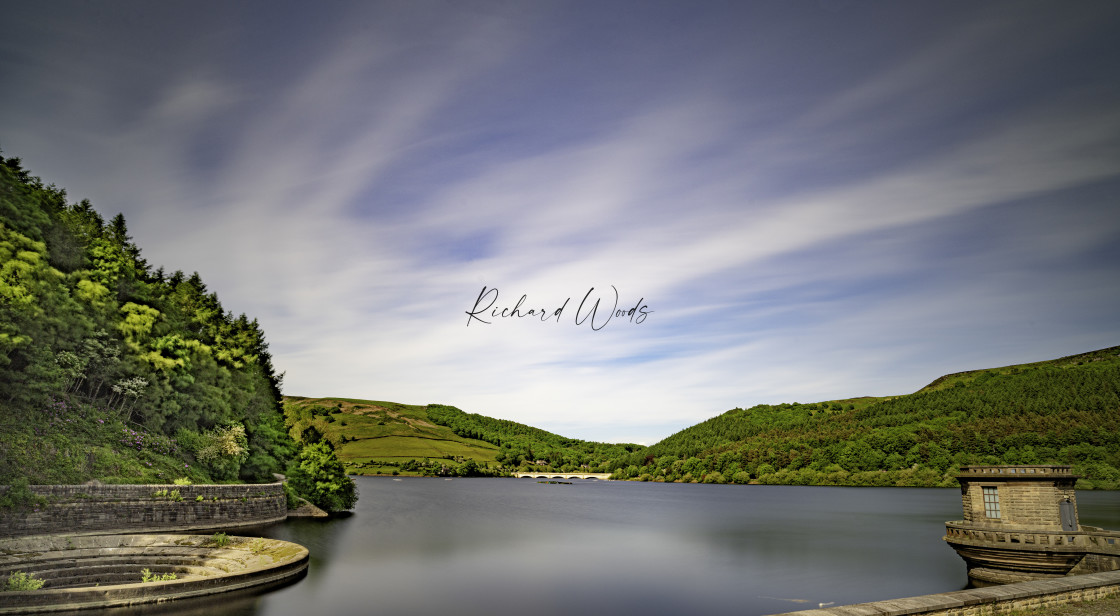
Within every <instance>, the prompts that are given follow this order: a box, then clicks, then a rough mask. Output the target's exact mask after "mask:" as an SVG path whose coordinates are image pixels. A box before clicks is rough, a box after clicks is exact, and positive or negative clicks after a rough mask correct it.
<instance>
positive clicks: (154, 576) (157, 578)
mask: <svg viewBox="0 0 1120 616" xmlns="http://www.w3.org/2000/svg"><path fill="white" fill-rule="evenodd" d="M178 577H179V576H177V575H175V574H174V573H164V574H163V575H160V574H158V573H152V570H151V569H148V568H147V567H145V568H143V569H141V570H140V580H141V581H143V582H168V581H171V580H174V579H178Z"/></svg>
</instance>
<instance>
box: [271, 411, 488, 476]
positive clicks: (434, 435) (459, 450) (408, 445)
mask: <svg viewBox="0 0 1120 616" xmlns="http://www.w3.org/2000/svg"><path fill="white" fill-rule="evenodd" d="M284 401H285V405H284V406H285V413H286V414H287V415H288V417H289V421H292V420H293V419H294V421H293V422H292V423H294V424H295V427H294V429H293V432H294V433H298V432H300V431H302V430H303V429H305V428H306V427H308V426H314V427H315V428H316V429H318V430H319V431H320V432H322V433H323V434H324V435H325V436H326V437H327V438H328V439H330V441H331V442H332V443H335V444H336V451H337V454H338V458H339V460H340V461H342V463H343V465H345V466H346V469H347V472H349V473H356V474H363V475H376V474H377V471H381V474H383V475H391V474H393V471H395V470H398V469H397V468H396V466H388V465H383V464H382V463H392V464H394V465H395V464H399V463H401V462H407V461H409V460H423V459H424V458H428V459H430V460H434V461H441V460H442V461H446V462H448V463H449V464H452V463H455V462H456V460H458V461H462V460H467V459H473V460H474V461H475V462H477V463H478V464H479V465H480V466H486V465H491V466H492V465H496V464H497V459H496V456H497V454H498V447H497V446H495V445H492V444H490V443H487V442H485V441H480V440H476V439H469V438H463V437H461V436H458V435H456V434H455V433H454V432H452V431H451V429H450V428H447V427H445V426H438V425H436V424H434V423H432V422H431V420H429V418H428V413H427V407H425V406H420V405H410V404H400V403H397V402H385V401H379V400H362V399H357V398H301V397H297V396H286V397H285V398H284ZM315 406H318V407H325V408H328V409H333V412H332V413H330V417H331V419H330V420H328V419H327V418H326V417H325V416H324V415H321V414H320V415H312V413H311V411H310V409H311V407H315ZM344 438H345V440H346V442H342V441H343V440H344ZM401 474H404V475H407V474H411V473H408V472H401Z"/></svg>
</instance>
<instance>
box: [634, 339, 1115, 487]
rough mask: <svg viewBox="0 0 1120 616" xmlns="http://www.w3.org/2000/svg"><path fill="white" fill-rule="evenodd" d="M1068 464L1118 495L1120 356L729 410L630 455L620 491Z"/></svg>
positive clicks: (896, 478) (934, 477)
mask: <svg viewBox="0 0 1120 616" xmlns="http://www.w3.org/2000/svg"><path fill="white" fill-rule="evenodd" d="M1055 463H1057V464H1072V465H1073V466H1074V471H1075V472H1077V473H1079V474H1080V475H1082V477H1083V479H1082V480H1080V481H1079V484H1078V487H1079V488H1082V489H1089V488H1107V489H1115V488H1118V487H1120V471H1118V470H1117V469H1120V347H1111V348H1107V349H1101V350H1099V351H1093V352H1090V353H1084V354H1080V355H1075V356H1070V357H1064V358H1061V359H1056V360H1050V361H1043V362H1035V363H1030V364H1020V365H1015V366H1006V367H1003V368H995V369H991V370H975V371H969V372H961V373H956V374H951V375H947V376H944V377H941V378H939V379H937V380H935V381H934V382H933V383H931V384H930V385H928V386H926V387H924V388H922V389H921V390H920V391H918V392H916V393H914V394H910V395H902V396H894V397H889V398H855V399H849V400H833V401H827V402H819V403H814V404H798V403H793V404H779V405H758V406H755V407H752V408H749V409H732V410H730V411H727V412H726V413H724V414H722V415H719V416H717V417H713V418H712V419H709V420H707V421H705V422H702V423H700V424H697V425H695V426H692V427H690V428H686V429H685V430H682V431H680V432H678V433H676V434H674V435H672V436H670V437H668V438H666V439H664V440H663V441H661V442H659V443H657V444H655V445H653V446H652V447H650V448H648V449H646V450H644V451H640V452H636V453H634V454H631V455H630V456H629V457H628V458H626V459H625V460H624V461H622V463H621V464H620V465H618V466H617V467H616V468H615V470H616V476H617V477H619V478H625V479H642V480H652V481H704V482H712V483H778V484H804V485H877V486H885V485H905V486H952V485H956V484H955V481H954V480H953V477H954V476H955V473H956V471H957V469H958V468H959V467H960V466H961V465H965V464H1055Z"/></svg>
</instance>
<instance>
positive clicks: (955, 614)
mask: <svg viewBox="0 0 1120 616" xmlns="http://www.w3.org/2000/svg"><path fill="white" fill-rule="evenodd" d="M1117 593H1120V571H1109V572H1107V573H1093V574H1089V575H1078V576H1069V577H1061V578H1054V579H1048V580H1037V581H1032V582H1019V583H1016V584H1006V585H1003V586H989V587H986V588H972V589H968V590H958V591H954V592H947V593H941V594H936V595H923V596H921V597H910V598H907V599H892V600H890V601H875V602H872V603H859V604H856V605H842V606H837V607H828V608H818V609H812V610H802V611H799V612H785V613H783V614H778V615H775V616H989V615H992V614H1009V613H1013V612H1016V611H1019V610H1030V609H1041V608H1047V607H1053V606H1057V605H1065V604H1067V603H1073V602H1077V601H1092V600H1094V599H1103V598H1104V597H1109V596H1112V595H1115V594H1117Z"/></svg>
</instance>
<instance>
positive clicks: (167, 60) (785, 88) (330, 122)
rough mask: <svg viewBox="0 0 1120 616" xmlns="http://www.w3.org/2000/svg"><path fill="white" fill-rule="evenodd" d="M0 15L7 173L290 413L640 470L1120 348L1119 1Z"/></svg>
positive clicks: (142, 6) (165, 8)
mask: <svg viewBox="0 0 1120 616" xmlns="http://www.w3.org/2000/svg"><path fill="white" fill-rule="evenodd" d="M231 5H232V6H231ZM0 9H2V11H3V14H4V16H5V17H4V22H5V23H4V25H3V26H2V30H3V36H0V84H3V86H2V90H0V148H2V149H3V151H4V153H5V155H7V156H19V157H21V158H23V160H24V162H25V165H26V166H27V167H28V168H30V169H31V171H32V172H33V173H35V174H37V175H40V176H41V177H43V178H44V179H45V180H46V181H48V182H54V183H56V184H58V185H60V186H63V187H65V188H66V189H67V191H68V193H69V195H70V196H71V198H72V199H74V200H79V199H82V198H89V199H90V200H91V201H92V202H93V203H94V205H95V206H96V207H97V208H98V209H99V210H100V211H101V212H102V213H104V214H106V215H107V216H111V215H113V214H115V213H116V212H123V213H124V215H125V217H126V219H127V220H128V222H129V228H130V230H131V233H132V235H133V237H134V239H135V241H136V242H137V243H138V244H139V245H140V246H141V248H142V249H143V254H144V256H145V257H146V258H147V259H148V261H149V262H150V263H152V264H153V265H156V266H159V265H162V266H164V267H165V268H166V269H167V270H168V271H173V270H175V269H182V270H185V271H187V272H191V271H196V270H197V271H198V272H199V273H200V274H201V275H202V276H203V279H204V280H205V281H206V282H207V284H208V285H209V287H210V288H211V290H214V291H216V292H217V293H218V294H219V297H220V298H221V300H222V302H223V304H224V306H225V307H226V308H227V309H229V310H233V311H234V312H236V313H241V312H245V313H247V314H249V315H250V316H253V317H256V318H258V319H259V320H260V322H261V324H262V326H263V327H264V330H265V332H266V334H267V336H268V340H269V342H270V345H271V350H272V351H273V354H274V359H275V362H276V364H277V366H278V368H279V369H280V370H282V371H284V372H285V373H286V375H285V381H284V382H285V387H284V391H285V393H287V394H293V395H306V396H328V395H329V396H348V397H361V398H374V399H382V400H393V401H399V402H406V403H413V404H426V403H431V402H441V403H446V404H454V405H456V406H459V407H460V408H463V409H464V410H467V411H470V412H478V413H483V414H486V415H491V416H494V417H501V418H507V419H513V420H516V421H522V422H525V423H529V424H532V425H536V426H539V427H542V428H545V429H548V430H552V431H555V432H559V433H561V434H564V435H566V436H571V437H577V438H584V439H593V440H608V441H634V442H642V443H647V444H651V443H653V442H656V441H657V440H659V439H661V438H664V437H665V436H668V435H669V434H671V433H673V432H675V431H677V430H680V429H682V428H684V427H687V426H689V425H692V424H694V423H697V422H699V421H702V420H704V419H707V418H709V417H711V416H714V415H717V414H719V413H721V412H723V411H725V410H727V409H730V408H733V407H736V406H744V407H745V406H751V405H754V404H757V403H767V402H771V403H776V402H783V401H785V402H790V401H800V402H811V401H819V400H825V399H834V398H842V397H852V396H861V395H890V394H899V393H908V392H912V391H915V390H917V389H919V388H921V387H922V386H924V385H925V384H927V383H928V382H930V381H932V380H933V379H935V378H936V377H938V376H940V375H942V374H945V373H948V372H956V371H959V370H966V369H973V368H985V367H992V366H998V365H1006V364H1011V363H1020V362H1027V361H1037V360H1042V359H1049V358H1053V357H1059V356H1063V355H1068V354H1073V353H1078V352H1083V351H1088V350H1093V349H1097V348H1102V347H1106V346H1112V345H1116V344H1120V319H1118V318H1117V314H1120V284H1118V281H1120V241H1118V240H1120V215H1118V214H1120V200H1118V196H1120V78H1118V77H1117V72H1116V67H1117V66H1120V37H1117V36H1116V33H1117V32H1118V31H1120V4H1117V3H1114V2H1078V3H1063V2H985V3H975V2H905V3H895V2H881V3H878V2H845V1H836V2H816V1H813V2H809V1H805V2H751V1H747V0H744V1H742V2H716V1H702V2H683V1H682V2H644V1H643V2H637V1H634V2H611V1H607V2H590V1H565V2H547V1H532V2H529V1H524V2H518V1H509V2H505V1H502V2H499V1H494V2H435V1H417V2H411V1H410V2H404V1H401V2H317V3H294V2H289V3H279V2H245V3H221V2H189V3H187V2H159V3H151V2H126V1H120V2H93V3H91V2H80V3H78V2H48V3H34V4H33V3H25V2H8V1H3V2H0ZM483 287H486V288H488V289H492V288H496V289H498V298H497V300H496V302H495V304H494V307H496V308H512V307H513V306H514V305H515V304H516V303H517V301H518V299H519V298H520V297H521V296H522V295H525V296H526V300H525V302H524V304H523V305H522V311H523V312H527V310H528V309H530V308H532V309H537V310H539V309H542V308H543V309H546V310H547V312H548V314H551V313H552V312H553V311H555V310H556V309H557V308H559V307H560V306H562V305H564V302H565V300H568V304H567V305H566V306H565V308H564V311H563V312H562V313H561V315H560V317H559V318H558V319H557V318H550V319H549V320H548V321H545V322H542V321H541V320H539V319H534V318H532V317H529V318H500V317H499V318H487V320H489V321H491V323H490V324H483V323H481V322H477V321H476V322H473V323H472V324H471V325H469V326H468V324H467V323H468V318H467V314H466V313H467V312H468V311H470V310H472V307H473V306H474V305H475V300H476V298H478V296H479V294H480V292H481V291H482V289H483ZM590 289H594V291H591V297H592V299H594V298H601V300H602V304H601V306H602V308H601V310H603V309H604V308H605V307H606V306H608V305H611V304H613V303H614V297H615V290H617V293H618V298H619V299H618V302H619V307H620V308H621V309H629V308H632V307H635V306H637V307H639V308H640V307H642V306H644V307H645V309H646V311H647V312H648V314H647V315H646V318H645V320H644V321H643V322H641V323H637V322H636V321H637V319H636V318H635V319H633V320H632V319H630V318H629V317H626V318H622V317H618V318H613V319H611V321H610V322H609V323H607V324H606V326H604V327H601V328H599V329H598V330H594V329H592V328H591V327H590V323H589V322H588V321H584V322H583V323H582V324H577V323H576V320H577V317H578V316H580V315H578V314H577V312H578V310H577V309H578V306H579V304H580V301H581V300H582V299H583V298H584V296H585V295H586V294H588V292H589V290H590ZM569 298H570V299H569ZM639 302H640V303H639ZM484 303H485V302H484ZM586 309H587V306H585V312H586ZM486 314H490V313H486ZM602 316H603V313H602V312H600V314H599V322H600V323H601V321H602Z"/></svg>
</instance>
